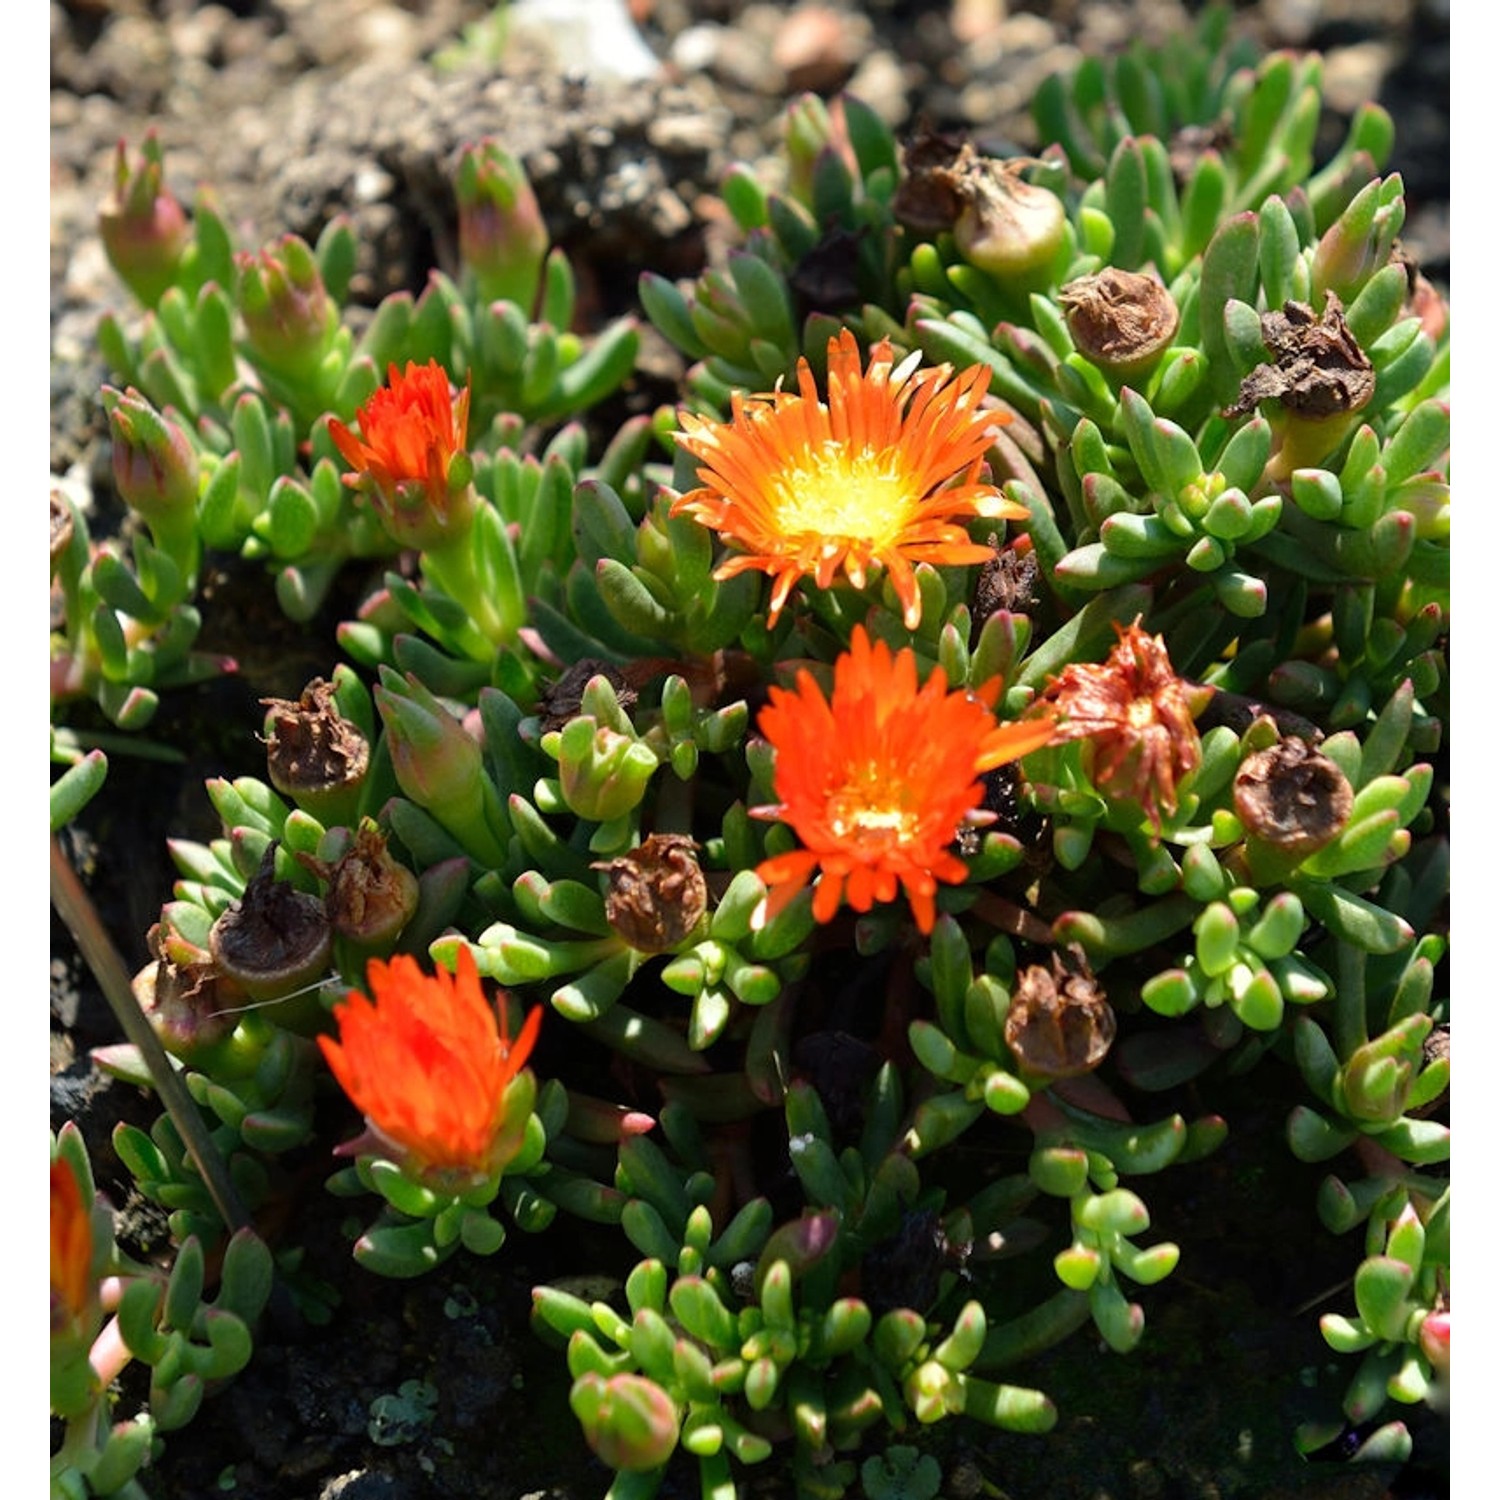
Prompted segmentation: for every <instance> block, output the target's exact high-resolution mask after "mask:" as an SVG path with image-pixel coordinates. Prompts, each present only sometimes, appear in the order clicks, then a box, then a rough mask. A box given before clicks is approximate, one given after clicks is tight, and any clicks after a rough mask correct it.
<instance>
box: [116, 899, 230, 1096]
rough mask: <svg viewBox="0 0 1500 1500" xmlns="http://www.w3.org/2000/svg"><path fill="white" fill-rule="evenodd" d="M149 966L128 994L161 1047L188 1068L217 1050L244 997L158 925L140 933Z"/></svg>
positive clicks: (202, 955) (197, 953)
mask: <svg viewBox="0 0 1500 1500" xmlns="http://www.w3.org/2000/svg"><path fill="white" fill-rule="evenodd" d="M146 947H147V949H148V950H149V952H150V953H151V955H152V962H150V963H149V964H147V965H146V967H145V968H144V969H142V970H141V971H140V973H138V974H137V975H136V976H135V978H134V979H133V980H132V981H131V986H130V987H131V989H132V990H133V991H134V992H135V998H136V1000H137V1002H138V1003H139V1005H140V1007H141V1010H142V1011H144V1012H145V1015H146V1019H147V1020H148V1021H149V1022H150V1023H151V1028H152V1030H153V1031H155V1032H156V1035H157V1037H158V1038H159V1039H160V1041H161V1044H162V1046H163V1047H165V1048H166V1049H167V1051H168V1052H170V1053H171V1054H172V1055H173V1056H174V1057H179V1058H181V1059H182V1060H183V1061H184V1062H186V1063H189V1064H191V1065H192V1066H194V1067H200V1068H201V1067H205V1066H206V1065H208V1063H209V1062H210V1061H211V1060H213V1059H215V1058H216V1057H217V1056H218V1055H219V1054H220V1053H221V1052H222V1050H223V1045H224V1044H225V1043H227V1041H228V1038H229V1036H230V1035H231V1033H232V1032H233V1031H234V1029H235V1026H236V1025H237V1024H238V1022H239V1016H238V1015H237V1014H235V1010H236V1008H237V1006H239V1005H240V1004H242V1003H243V1001H244V998H245V997H244V995H243V994H242V993H241V992H240V991H239V990H238V989H237V988H236V987H235V986H234V984H233V983H232V982H231V981H229V980H228V979H226V978H225V977H224V976H222V975H221V974H220V972H219V970H218V968H217V967H216V966H215V965H214V963H213V962H212V961H211V960H210V958H209V955H208V954H207V953H204V952H203V951H202V949H199V948H192V947H190V946H189V945H188V944H186V943H183V942H181V941H174V940H173V938H172V937H171V935H170V934H169V933H168V932H167V931H165V930H164V929H163V927H162V924H161V923H160V922H156V923H153V924H152V927H151V930H150V931H149V932H148V933H147V934H146Z"/></svg>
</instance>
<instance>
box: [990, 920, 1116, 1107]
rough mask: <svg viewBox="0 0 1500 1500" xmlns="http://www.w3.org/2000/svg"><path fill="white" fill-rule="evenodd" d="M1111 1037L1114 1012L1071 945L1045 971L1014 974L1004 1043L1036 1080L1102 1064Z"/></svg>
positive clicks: (1071, 1074)
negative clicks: (1012, 992) (1067, 952)
mask: <svg viewBox="0 0 1500 1500" xmlns="http://www.w3.org/2000/svg"><path fill="white" fill-rule="evenodd" d="M1114 1039H1115V1013H1114V1011H1113V1010H1112V1009H1111V1008H1110V1004H1109V1001H1108V999H1107V998H1106V997H1105V994H1104V990H1103V987H1102V986H1101V985H1100V984H1099V981H1098V980H1097V979H1095V978H1094V976H1093V973H1092V972H1091V971H1090V969H1089V965H1088V960H1087V959H1086V958H1085V957H1084V955H1083V950H1082V949H1080V948H1079V947H1077V945H1076V944H1075V945H1074V946H1073V947H1072V948H1071V949H1070V950H1069V954H1068V959H1067V961H1066V962H1065V961H1064V959H1063V957H1062V955H1061V954H1058V953H1054V954H1053V955H1052V969H1051V972H1048V970H1046V969H1044V968H1043V967H1042V966H1041V965H1040V964H1032V965H1030V966H1029V967H1028V968H1026V969H1023V970H1022V971H1021V972H1020V973H1019V974H1018V975H1017V976H1016V987H1015V993H1014V994H1012V996H1011V1000H1010V1009H1009V1010H1008V1011H1007V1012H1006V1016H1005V1045H1006V1046H1007V1047H1009V1048H1010V1050H1011V1051H1012V1052H1013V1053H1014V1054H1015V1057H1016V1061H1017V1062H1018V1063H1019V1064H1020V1065H1021V1067H1022V1069H1023V1070H1024V1071H1025V1072H1027V1073H1030V1074H1033V1075H1035V1076H1036V1077H1039V1078H1047V1079H1053V1078H1076V1077H1078V1075H1079V1074H1081V1073H1091V1072H1093V1070H1094V1069H1095V1068H1097V1067H1098V1066H1099V1064H1100V1063H1101V1062H1103V1061H1104V1055H1105V1053H1107V1052H1108V1051H1109V1049H1110V1044H1111V1043H1112V1042H1113V1041H1114Z"/></svg>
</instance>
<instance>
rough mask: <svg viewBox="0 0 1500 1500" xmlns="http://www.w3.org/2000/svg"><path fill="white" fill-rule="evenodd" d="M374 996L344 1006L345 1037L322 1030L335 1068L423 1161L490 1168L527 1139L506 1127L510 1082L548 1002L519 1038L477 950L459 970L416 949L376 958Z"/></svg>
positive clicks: (403, 1147)
mask: <svg viewBox="0 0 1500 1500" xmlns="http://www.w3.org/2000/svg"><path fill="white" fill-rule="evenodd" d="M369 978H370V988H371V989H372V990H373V991H374V994H375V1000H374V1002H373V1003H372V1002H371V1001H370V1000H368V999H367V998H366V997H365V996H364V995H362V994H360V993H359V992H358V991H355V992H354V993H353V994H351V995H350V996H349V998H348V1000H346V1001H345V1002H344V1003H343V1004H342V1005H338V1006H335V1007H334V1012H333V1015H334V1019H335V1020H336V1021H337V1022H338V1027H339V1038H340V1039H339V1041H334V1040H333V1039H332V1038H331V1037H319V1038H318V1043H319V1045H320V1046H321V1047H322V1049H323V1055H324V1057H326V1058H327V1059H328V1066H329V1067H330V1068H331V1069H332V1070H333V1076H334V1077H335V1078H337V1079H338V1081H339V1083H340V1084H341V1085H342V1086H343V1090H344V1092H345V1093H346V1094H348V1096H349V1097H350V1099H352V1100H353V1101H354V1103H355V1105H356V1106H358V1108H359V1109H360V1110H362V1111H363V1112H364V1115H365V1118H366V1120H367V1121H368V1122H369V1124H370V1127H371V1129H372V1130H373V1131H374V1132H375V1133H376V1135H377V1136H378V1137H379V1138H380V1139H381V1141H382V1143H383V1144H386V1143H388V1144H389V1145H391V1146H394V1147H396V1148H398V1149H399V1150H400V1151H402V1152H404V1153H405V1154H406V1156H407V1157H408V1158H409V1160H410V1162H411V1164H412V1165H413V1166H416V1167H418V1168H420V1169H421V1170H423V1171H429V1170H430V1171H433V1172H435V1173H439V1174H447V1173H452V1174H453V1175H455V1176H458V1177H477V1178H487V1177H490V1176H492V1175H493V1174H494V1173H495V1172H496V1171H497V1170H499V1169H501V1168H503V1167H504V1165H505V1162H506V1161H507V1160H509V1158H510V1157H511V1156H512V1155H513V1154H514V1152H515V1148H516V1146H517V1145H518V1144H519V1142H518V1141H512V1140H510V1139H508V1137H507V1136H505V1135H504V1134H503V1131H502V1127H503V1126H504V1125H505V1123H506V1099H505V1095H506V1090H507V1089H508V1088H509V1087H510V1086H511V1084H512V1082H513V1081H514V1080H515V1078H516V1075H517V1074H518V1073H519V1072H520V1071H521V1069H522V1068H523V1067H524V1066H525V1063H526V1059H527V1058H528V1057H529V1056H530V1055H531V1049H532V1047H533V1046H534V1045H535V1044H536V1037H537V1032H538V1030H539V1029H540V1027H541V1023H542V1012H541V1009H540V1007H538V1008H536V1009H534V1010H533V1011H532V1012H531V1014H530V1015H529V1016H527V1018H526V1023H525V1025H523V1026H522V1028H521V1034H520V1035H519V1036H518V1037H517V1038H516V1039H515V1041H514V1042H512V1041H511V1039H510V1038H509V1037H508V1036H507V1035H506V1033H505V1028H504V1024H503V1020H502V1021H501V1022H500V1023H497V1021H496V1016H495V1010H494V1008H493V1007H492V1006H491V1005H490V1004H489V1002H488V1001H487V1000H486V999H485V997H484V991H483V989H482V988H481V986H480V983H479V970H478V967H477V966H476V965H475V962H474V955H473V954H472V953H471V952H469V950H468V949H467V948H462V949H460V950H459V954H458V974H457V976H456V977H455V976H454V975H452V974H450V973H448V972H447V971H446V970H439V971H438V972H437V973H436V974H430V975H429V974H425V973H423V972H422V969H421V968H420V966H419V965H418V964H417V961H416V959H414V958H411V957H410V956H408V955H406V954H398V955H397V956H396V957H395V958H393V959H391V961H390V962H389V963H384V962H382V961H381V960H380V959H372V960H371V962H370V969H369Z"/></svg>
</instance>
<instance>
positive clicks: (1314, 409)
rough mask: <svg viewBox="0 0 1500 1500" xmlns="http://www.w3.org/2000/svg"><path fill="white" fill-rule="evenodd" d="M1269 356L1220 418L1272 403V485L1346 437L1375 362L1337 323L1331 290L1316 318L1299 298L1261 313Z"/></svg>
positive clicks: (1371, 384) (1338, 311) (1340, 316)
mask: <svg viewBox="0 0 1500 1500" xmlns="http://www.w3.org/2000/svg"><path fill="white" fill-rule="evenodd" d="M1260 332H1261V338H1262V339H1263V340H1264V342H1265V345H1266V348H1267V349H1268V350H1269V351H1270V354H1271V361H1270V362H1269V363H1267V364H1263V365H1257V366H1256V367H1255V368H1254V369H1253V370H1252V371H1251V372H1250V373H1249V374H1248V375H1247V376H1245V378H1244V380H1242V381H1241V382H1240V391H1239V395H1238V396H1237V397H1236V398H1235V400H1234V402H1233V404H1232V405H1230V406H1227V407H1225V409H1224V415H1225V416H1226V417H1238V416H1243V415H1244V414H1245V413H1246V412H1251V411H1254V410H1255V408H1256V407H1257V406H1259V405H1260V403H1261V402H1262V401H1277V402H1279V403H1280V405H1281V414H1280V416H1279V418H1278V419H1277V420H1276V421H1274V422H1273V426H1274V427H1275V429H1276V436H1277V439H1278V446H1277V448H1276V451H1275V453H1274V454H1273V455H1272V457H1271V461H1270V463H1269V464H1267V466H1266V472H1265V478H1266V479H1267V480H1268V481H1270V482H1272V483H1281V482H1283V481H1285V480H1289V479H1290V478H1291V476H1292V475H1293V474H1294V473H1295V472H1296V471H1297V470H1298V469H1305V468H1312V467H1315V466H1316V465H1318V464H1319V463H1321V462H1322V461H1323V460H1324V459H1325V458H1327V457H1328V455H1329V454H1331V453H1332V452H1333V451H1334V450H1335V449H1336V448H1337V447H1338V446H1339V444H1340V443H1342V442H1343V440H1344V438H1345V437H1346V436H1347V435H1348V433H1349V431H1350V429H1351V428H1352V427H1353V425H1354V423H1355V422H1356V421H1357V420H1358V413H1359V412H1360V411H1362V410H1363V409H1364V408H1365V407H1366V406H1368V405H1369V402H1370V398H1371V396H1373V395H1374V394H1375V367H1374V365H1372V364H1371V363H1370V357H1369V355H1368V354H1366V353H1365V351H1364V350H1363V349H1361V348H1360V346H1359V341H1358V340H1357V339H1356V338H1355V337H1354V335H1353V334H1352V333H1351V332H1350V331H1349V325H1348V324H1347V323H1345V322H1344V307H1343V304H1342V303H1341V302H1340V301H1339V299H1338V298H1337V297H1336V296H1334V294H1333V293H1332V292H1329V293H1328V297H1327V300H1326V302H1325V303H1324V306H1323V316H1322V317H1321V318H1320V317H1318V315H1317V314H1316V313H1315V312H1313V310H1312V308H1311V307H1309V306H1308V305H1307V303H1305V302H1288V303H1286V304H1284V306H1283V307H1282V309H1281V311H1280V312H1275V311H1272V312H1266V313H1262V314H1261V319H1260Z"/></svg>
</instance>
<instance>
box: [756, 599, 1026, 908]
mask: <svg viewBox="0 0 1500 1500" xmlns="http://www.w3.org/2000/svg"><path fill="white" fill-rule="evenodd" d="M999 690H1000V684H999V681H998V680H996V681H993V682H990V683H987V684H986V685H985V687H984V688H983V689H981V690H980V691H979V692H977V693H970V692H964V691H955V692H951V693H950V692H949V691H948V683H947V679H946V678H945V677H944V675H943V672H942V670H941V668H939V669H938V670H936V671H934V672H933V674H932V675H931V676H930V677H929V678H928V679H927V681H926V682H925V683H924V684H923V685H922V686H921V687H920V688H919V687H918V686H917V661H916V657H915V656H914V655H913V653H912V652H911V651H910V650H909V649H906V648H903V649H902V650H901V651H898V652H897V653H896V654H895V655H894V656H892V654H891V650H890V647H889V646H887V645H886V644H885V642H884V641H877V642H876V643H875V644H874V645H873V646H872V645H871V644H870V641H869V639H868V637H867V636H866V635H865V632H864V630H863V628H860V627H856V629H855V631H854V635H853V638H852V640H851V641H850V645H849V650H848V652H847V653H846V654H845V655H843V656H841V657H839V659H838V661H837V662H835V663H834V668H833V697H832V699H831V700H827V699H825V698H824V696H823V693H822V690H821V689H820V688H819V687H818V685H817V683H816V682H814V681H813V679H812V676H811V675H810V674H809V673H808V672H806V671H802V672H799V673H798V674H797V686H796V689H795V690H794V691H792V692H787V691H786V690H785V689H783V688H777V687H773V688H772V689H771V693H770V696H771V702H770V706H769V707H768V708H766V709H765V710H764V711H763V712H762V713H761V715H760V719H759V726H760V731H761V733H762V734H763V735H765V737H766V738H767V739H768V740H769V741H770V742H771V744H772V745H773V746H775V748H776V791H777V794H778V795H779V796H780V798H781V801H780V803H779V804H777V805H776V806H774V807H757V808H755V809H753V812H754V815H755V816H756V817H762V818H779V819H780V820H781V821H782V822H784V823H787V824H789V825H790V826H791V828H792V830H793V831H794V832H795V833H796V835H797V837H798V839H799V840H800V841H801V844H802V847H801V848H800V849H793V850H791V851H790V852H788V853H786V854H778V855H774V856H772V858H770V859H767V860H764V861H763V862H762V863H761V864H760V866H759V867H758V868H757V870H756V874H758V875H759V876H760V878H761V879H762V880H763V881H764V882H765V883H766V885H767V886H768V887H769V888H770V896H769V899H768V903H767V914H768V916H769V915H773V914H774V913H775V912H776V911H778V910H780V909H781V908H782V907H784V906H785V905H786V903H787V902H788V901H790V900H791V899H792V898H793V897H794V896H796V894H797V893H798V892H799V891H800V890H801V889H802V888H803V887H804V886H805V885H806V884H807V882H808V881H809V880H810V879H811V878H812V876H813V874H814V872H816V871H821V878H820V880H819V881H818V885H817V888H816V890H815V891H814V892H813V915H814V917H816V918H817V920H818V921H820V922H827V921H829V920H830V919H831V918H832V916H833V915H834V913H835V912H836V911H837V910H838V906H839V902H840V901H841V900H847V901H848V903H849V905H850V906H852V907H853V908H854V909H855V911H861V912H863V911H869V909H870V907H871V906H872V905H873V904H874V903H875V902H876V901H890V900H891V899H892V898H893V897H894V896H895V894H896V887H897V884H898V882H899V884H900V885H901V886H903V887H904V888H905V890H906V896H907V900H908V901H910V902H911V908H912V912H913V914H914V916H915V917H916V920H917V926H918V927H919V928H920V929H921V930H922V931H923V932H931V931H932V923H933V917H934V908H933V899H932V898H933V894H934V892H935V891H936V890H937V883H938V881H940V880H943V881H947V882H949V883H956V882H958V881H961V880H963V879H964V877H965V876H966V875H967V873H968V867H967V866H966V865H965V864H964V862H963V861H962V860H961V859H959V858H958V856H957V855H956V854H954V853H953V851H952V850H951V849H950V848H949V845H950V844H951V843H952V842H953V840H954V838H955V836H956V835H957V833H958V831H959V828H960V826H961V825H963V824H965V823H968V824H974V823H978V822H985V821H988V817H987V815H986V814H984V813H983V812H981V811H980V810H979V806H980V803H981V802H982V801H983V798H984V783H983V782H982V781H981V780H980V777H981V776H982V775H983V773H984V772H986V771H988V770H991V769H993V768H994V767H995V766H998V765H1003V764H1004V763H1005V762H1006V761H1012V760H1017V759H1019V758H1020V757H1021V756H1023V755H1028V754H1030V752H1031V751H1033V750H1037V749H1040V748H1041V747H1042V746H1043V745H1045V744H1047V743H1048V741H1049V740H1050V739H1051V738H1052V725H1051V723H1050V721H1048V720H1046V719H1034V720H1028V721H1027V722H1025V723H1015V724H998V723H996V721H995V716H994V714H993V713H992V712H991V711H990V710H991V705H993V703H994V701H995V697H996V695H997V694H998V692H999Z"/></svg>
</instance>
